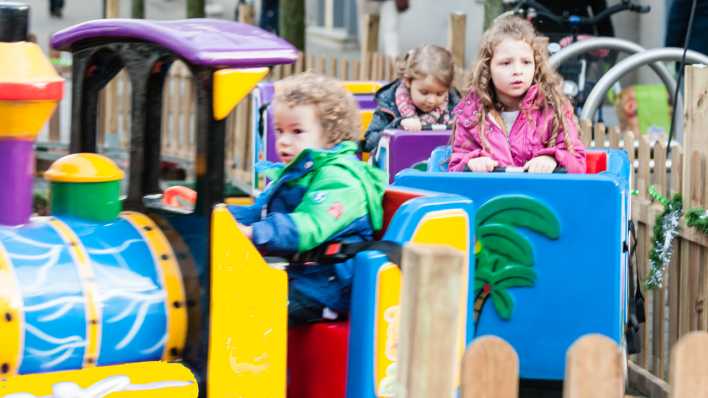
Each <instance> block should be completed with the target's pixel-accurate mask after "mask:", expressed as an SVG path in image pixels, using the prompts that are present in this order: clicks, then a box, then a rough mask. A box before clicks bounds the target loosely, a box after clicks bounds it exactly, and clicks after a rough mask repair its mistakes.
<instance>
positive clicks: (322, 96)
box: [273, 72, 359, 145]
mask: <svg viewBox="0 0 708 398" xmlns="http://www.w3.org/2000/svg"><path fill="white" fill-rule="evenodd" d="M273 100H274V101H276V102H278V103H281V104H284V105H287V106H289V107H291V108H293V107H296V106H301V105H314V106H315V109H316V111H317V118H318V119H319V121H320V124H321V125H322V133H323V134H324V138H325V140H326V141H327V144H329V145H336V144H338V143H340V142H342V141H346V140H356V139H357V137H358V135H359V108H358V107H357V104H356V100H354V96H353V95H352V94H351V93H350V92H349V91H347V89H345V88H344V87H343V86H342V85H341V84H340V82H339V81H338V80H336V79H333V78H331V77H327V76H323V75H320V74H317V73H312V72H305V73H300V74H297V75H293V76H290V77H287V78H285V79H283V80H280V81H278V82H276V83H275V97H274V98H273Z"/></svg>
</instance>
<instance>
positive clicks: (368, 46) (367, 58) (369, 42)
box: [359, 14, 379, 80]
mask: <svg viewBox="0 0 708 398" xmlns="http://www.w3.org/2000/svg"><path fill="white" fill-rule="evenodd" d="M362 34H363V35H362V38H363V40H362V46H361V76H359V79H361V80H368V79H370V78H371V56H372V53H375V52H377V51H378V49H379V16H378V15H377V14H366V15H364V31H363V32H362Z"/></svg>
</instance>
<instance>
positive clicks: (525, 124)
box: [448, 85, 585, 173]
mask: <svg viewBox="0 0 708 398" xmlns="http://www.w3.org/2000/svg"><path fill="white" fill-rule="evenodd" d="M481 107H482V103H481V101H480V99H479V97H478V96H477V94H475V93H474V91H471V92H470V93H469V94H467V96H466V97H465V98H464V99H463V100H462V101H460V103H459V104H457V106H456V107H455V109H454V110H453V111H452V112H453V115H454V116H455V118H456V119H455V130H454V131H455V136H454V141H453V144H452V157H451V158H450V163H449V165H448V170H450V171H464V170H465V166H466V165H467V162H468V161H469V160H470V159H473V158H476V157H480V156H488V157H490V158H492V159H494V160H496V161H497V162H498V163H499V165H500V166H523V165H524V164H525V163H526V162H527V161H529V160H531V159H533V158H535V157H537V156H541V155H548V156H553V157H554V158H555V159H556V161H557V162H558V165H559V166H560V167H565V169H566V170H567V171H568V172H569V173H584V172H585V148H584V146H583V143H582V142H581V141H580V139H579V138H578V130H577V127H576V123H575V122H574V119H573V114H572V112H573V111H572V109H571V108H570V107H568V109H567V110H566V112H563V115H564V116H565V117H566V118H567V119H566V125H567V126H568V129H570V130H571V131H570V134H569V136H570V142H571V143H572V145H573V149H574V151H573V152H570V151H569V150H568V148H567V147H566V145H565V141H564V140H563V135H562V131H560V132H559V133H558V138H557V139H556V144H555V145H554V146H552V147H546V143H547V142H548V140H549V138H550V136H551V126H552V122H553V109H552V108H550V107H547V106H543V95H542V94H541V93H539V91H538V86H537V85H532V86H531V87H530V88H529V89H528V91H527V92H526V95H525V96H524V99H523V100H522V101H521V104H520V106H519V108H520V109H519V116H518V117H517V118H516V121H515V122H514V125H513V126H511V131H510V133H509V137H508V139H507V136H506V134H505V133H504V131H503V129H502V128H501V127H500V126H499V124H498V123H497V122H496V121H495V120H494V118H493V117H492V116H491V115H490V114H487V118H486V119H485V121H484V122H485V123H486V124H485V132H486V135H487V142H488V144H489V151H487V150H486V149H484V148H482V143H481V140H480V136H479V126H478V123H477V121H478V118H479V109H480V108H481Z"/></svg>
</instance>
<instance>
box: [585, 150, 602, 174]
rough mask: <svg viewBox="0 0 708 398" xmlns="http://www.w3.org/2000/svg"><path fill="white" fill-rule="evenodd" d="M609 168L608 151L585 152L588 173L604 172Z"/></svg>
mask: <svg viewBox="0 0 708 398" xmlns="http://www.w3.org/2000/svg"><path fill="white" fill-rule="evenodd" d="M605 170H607V152H602V151H592V152H585V172H586V173H588V174H597V173H602V172H603V171H605Z"/></svg>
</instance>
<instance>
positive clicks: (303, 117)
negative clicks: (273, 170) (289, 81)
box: [273, 102, 328, 163]
mask: <svg viewBox="0 0 708 398" xmlns="http://www.w3.org/2000/svg"><path fill="white" fill-rule="evenodd" d="M273 116H274V118H275V149H276V151H277V152H278V156H279V157H280V160H282V161H283V162H285V163H290V161H292V160H293V159H295V157H297V155H299V154H300V152H302V151H303V150H305V149H307V148H311V149H324V148H327V147H328V145H327V142H326V140H325V139H324V134H323V130H322V125H321V124H320V121H319V119H318V117H317V109H316V108H315V106H314V105H298V106H294V107H289V106H287V105H280V104H278V103H277V102H275V103H274V109H273Z"/></svg>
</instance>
